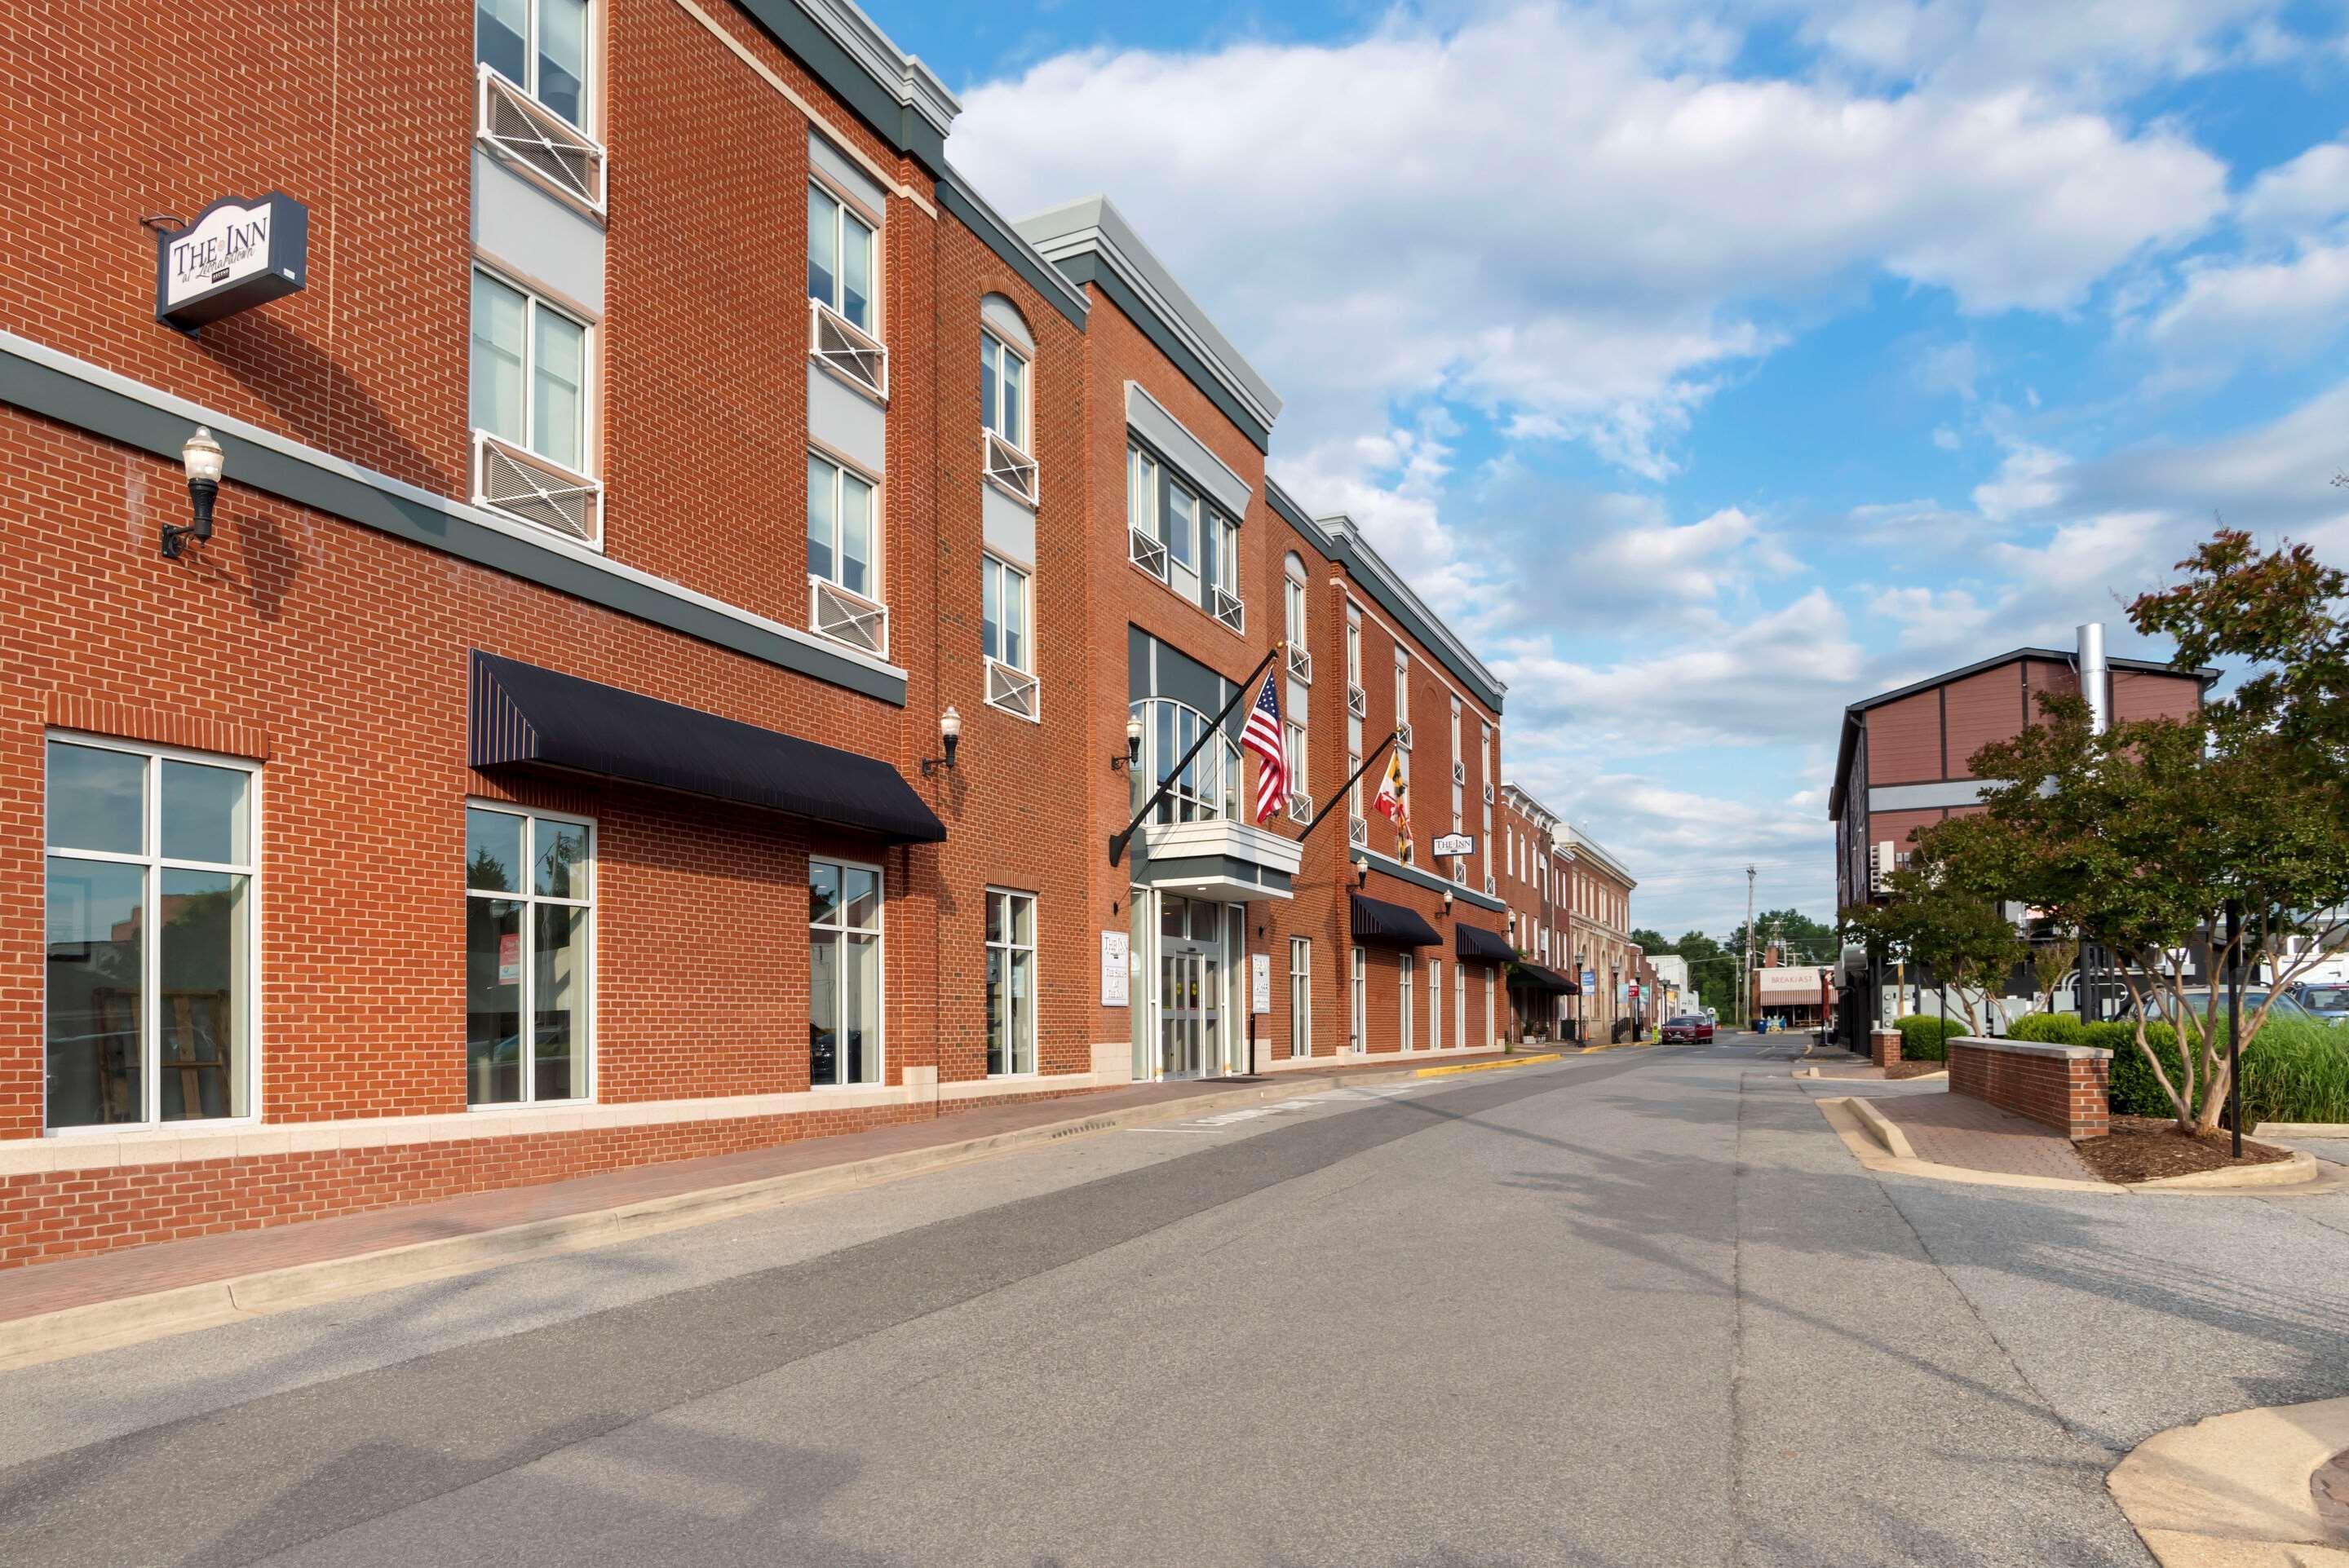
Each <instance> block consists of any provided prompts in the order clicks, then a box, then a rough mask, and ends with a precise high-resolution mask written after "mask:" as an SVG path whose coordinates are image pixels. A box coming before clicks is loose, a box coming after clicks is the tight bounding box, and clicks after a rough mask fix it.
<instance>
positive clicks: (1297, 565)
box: [1280, 550, 1307, 648]
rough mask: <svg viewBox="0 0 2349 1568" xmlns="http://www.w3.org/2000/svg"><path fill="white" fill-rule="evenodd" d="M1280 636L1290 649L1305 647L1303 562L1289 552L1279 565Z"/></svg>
mask: <svg viewBox="0 0 2349 1568" xmlns="http://www.w3.org/2000/svg"><path fill="white" fill-rule="evenodd" d="M1280 577H1281V583H1280V592H1281V612H1282V618H1281V633H1280V634H1281V636H1282V637H1283V638H1285V639H1287V641H1288V645H1289V646H1290V647H1291V648H1302V647H1304V646H1305V584H1306V581H1307V579H1306V576H1305V562H1304V559H1303V558H1302V557H1300V556H1299V554H1298V553H1297V552H1295V551H1293V550H1292V551H1290V552H1288V558H1287V559H1286V560H1284V561H1282V562H1281V563H1280Z"/></svg>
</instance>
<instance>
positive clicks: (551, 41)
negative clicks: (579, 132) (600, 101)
mask: <svg viewBox="0 0 2349 1568" xmlns="http://www.w3.org/2000/svg"><path fill="white" fill-rule="evenodd" d="M587 6H588V0H474V5H473V57H474V58H475V59H476V60H478V61H480V62H481V64H482V65H485V66H487V67H490V68H491V69H492V70H493V71H495V72H497V73H498V74H499V75H500V76H502V77H505V78H506V80H508V81H510V82H512V83H513V85H514V86H516V87H518V88H522V89H523V91H524V92H526V93H528V94H530V96H531V97H533V98H536V99H537V100H538V101H539V102H540V103H542V104H543V105H545V106H546V107H547V108H550V109H553V110H554V112H555V113H556V114H559V115H561V116H562V117H563V118H564V119H566V120H569V121H570V122H571V123H572V124H573V125H574V126H577V127H579V128H580V129H583V130H584V129H586V126H587V50H588V40H589V38H590V37H591V36H592V35H591V33H590V32H589V29H588V26H587V24H588V15H587Z"/></svg>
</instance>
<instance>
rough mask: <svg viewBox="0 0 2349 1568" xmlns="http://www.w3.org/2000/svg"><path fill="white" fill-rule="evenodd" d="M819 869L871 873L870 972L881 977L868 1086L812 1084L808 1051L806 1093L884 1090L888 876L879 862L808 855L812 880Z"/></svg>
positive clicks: (817, 925) (821, 925) (833, 926)
mask: <svg viewBox="0 0 2349 1568" xmlns="http://www.w3.org/2000/svg"><path fill="white" fill-rule="evenodd" d="M818 865H827V866H838V867H840V868H841V869H842V870H843V871H859V872H872V873H873V930H872V932H871V935H872V938H873V965H874V968H873V972H874V975H878V976H879V977H880V982H881V984H880V986H879V988H878V994H877V995H875V996H874V999H873V1026H874V1035H875V1036H876V1037H877V1038H876V1039H875V1042H874V1050H875V1052H876V1053H877V1057H878V1059H877V1060H876V1061H875V1062H874V1074H873V1081H872V1082H871V1083H865V1082H863V1081H861V1080H860V1081H858V1082H854V1083H845V1082H843V1083H818V1082H816V1081H815V1062H814V1059H813V1055H812V1051H811V1055H810V1059H809V1061H808V1092H810V1093H811V1094H826V1093H833V1094H847V1093H851V1092H854V1091H859V1090H861V1091H864V1092H867V1093H869V1092H871V1091H872V1090H874V1089H876V1088H887V1087H888V1084H889V1046H888V1041H889V873H888V872H886V871H885V870H883V869H882V868H881V866H880V864H879V863H878V862H876V861H856V860H850V859H849V858H848V857H846V856H845V855H810V856H809V857H808V868H809V874H810V875H811V876H812V875H813V874H814V868H815V867H817V866H818ZM841 907H842V908H843V909H845V908H847V907H848V900H847V899H846V897H845V896H843V898H842V899H841ZM804 924H805V928H806V929H807V930H808V931H809V932H811V933H812V932H817V931H833V932H839V933H841V934H843V935H850V936H863V935H865V934H867V933H866V932H865V930H864V927H862V926H850V925H842V924H840V923H837V922H833V923H825V922H823V921H818V920H809V921H807V922H805V923H804ZM841 974H842V975H843V976H845V975H846V974H847V970H846V969H845V968H843V969H842V970H841ZM809 992H810V995H811V997H812V995H813V992H814V987H813V986H812V985H810V987H809Z"/></svg>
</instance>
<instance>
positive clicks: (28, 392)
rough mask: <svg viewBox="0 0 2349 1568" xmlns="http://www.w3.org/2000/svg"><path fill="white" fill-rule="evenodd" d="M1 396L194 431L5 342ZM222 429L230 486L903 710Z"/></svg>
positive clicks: (843, 670) (61, 419) (149, 436)
mask: <svg viewBox="0 0 2349 1568" xmlns="http://www.w3.org/2000/svg"><path fill="white" fill-rule="evenodd" d="M0 400H5V401H6V402H8V403H11V404H14V405H15V406H16V407H20V408H23V409H26V411H28V412H30V413H34V414H38V415H40V416H41V417H42V418H47V419H55V420H57V422H58V423H60V424H64V425H70V426H72V427H73V428H76V429H78V430H85V431H88V433H89V434H91V435H93V436H97V437H98V438H101V439H104V440H109V441H118V442H120V443H121V444H122V445H124V446H128V447H134V448H136V449H139V450H140V451H143V452H147V453H150V455H152V456H154V457H158V458H161V459H164V460H166V461H167V462H171V463H175V464H176V463H177V462H178V461H179V460H180V448H181V445H182V444H183V443H184V442H185V441H186V440H187V438H188V421H187V420H186V419H185V418H182V417H181V416H180V415H177V414H174V413H171V412H168V411H166V410H164V409H161V408H157V407H152V406H151V405H150V404H147V403H143V402H140V400H139V399H138V398H135V397H129V396H127V395H126V394H124V393H121V392H118V391H115V390H113V389H111V388H109V387H99V386H95V385H93V384H91V383H90V382H88V381H84V380H82V379H80V378H79V377H74V376H69V375H67V374H66V373H65V372H63V371H61V370H57V369H54V368H52V367H51V366H47V365H44V364H42V363H40V362H39V361H38V360H34V359H28V358H26V357H25V356H22V355H17V354H12V353H10V352H8V351H6V350H5V349H0ZM215 433H216V434H218V435H219V436H220V441H221V445H222V447H223V448H224V449H226V451H227V454H228V463H229V468H228V471H229V474H230V475H231V477H232V480H233V482H234V483H237V484H241V485H250V486H251V487H253V488H254V490H261V491H264V492H265V493H267V494H270V495H274V496H279V497H282V498H283V499H285V500H290V501H293V502H295V504H296V505H299V506H307V507H314V508H316V510H318V511H323V512H326V513H329V514H331V515H333V516H335V517H339V518H341V519H343V520H344V521H347V522H354V523H357V524H358V525H360V526H361V527H363V528H372V529H376V530H378V531H381V532H384V533H388V534H390V535H391V536H393V537H394V538H396V539H402V540H406V541H407V542H409V543H411V544H420V545H423V546H424V547H425V548H427V549H429V550H438V551H441V552H446V553H447V554H450V555H453V556H455V557H457V558H458V559H459V560H461V561H470V562H473V563H474V564H476V565H480V566H486V567H489V568H491V569H492V570H493V571H498V572H503V573H507V574H508V575H509V576H512V577H518V578H521V579H522V580H523V581H525V582H530V583H538V584H539V585H540V586H541V587H544V588H552V589H554V591H556V592H557V593H568V594H570V595H571V596H572V597H574V598H575V599H580V600H583V601H585V602H586V603H591V604H598V605H601V606H603V607H604V608H605V609H608V610H616V611H618V612H620V613H621V614H627V615H634V616H635V617H636V618H637V619H638V620H640V621H646V622H649V623H650V624H654V625H657V626H666V627H667V628H668V629H669V630H671V631H674V632H680V633H683V634H685V635H687V636H690V637H696V638H698V639H700V640H701V641H703V642H706V643H709V644H712V645H715V646H718V647H721V648H727V649H730V650H732V651H733V652H735V653H738V654H742V655H747V656H748V657H750V658H755V659H758V660H761V661H762V662H763V663H766V664H771V665H775V666H777V667H778V668H781V669H787V670H792V671H794V672H796V673H798V674H801V675H805V676H813V677H814V678H815V679H818V680H822V681H828V682H830V683H831V684H832V685H833V686H843V687H845V688H847V689H848V690H850V691H854V692H861V693H863V694H864V696H872V697H878V698H880V699H881V700H882V701H884V702H889V703H894V704H895V705H897V706H898V707H904V706H905V681H904V679H903V678H902V677H900V676H893V675H888V674H885V673H884V672H882V671H879V670H875V669H871V668H868V667H866V666H865V665H860V664H857V663H855V662H854V661H853V660H849V659H844V658H840V657H838V656H836V655H831V654H828V653H826V652H824V651H823V649H822V648H817V647H811V646H809V645H805V644H802V643H799V642H795V641H793V640H792V639H791V638H788V637H779V636H777V635H775V634H773V633H772V632H769V631H765V630H762V629H761V628H760V627H757V626H752V625H749V624H744V623H743V622H740V621H738V620H736V619H734V618H733V617H732V616H730V615H727V614H721V613H719V611H716V610H712V609H709V608H708V607H707V606H704V605H700V604H697V603H693V602H692V601H690V600H688V599H683V598H680V597H678V596H677V595H675V594H672V593H662V592H661V591H660V590H659V589H657V588H654V587H650V586H648V585H647V584H645V583H633V582H629V581H628V580H626V579H625V578H620V577H615V576H613V575H612V574H611V573H607V572H601V571H598V570H596V569H595V567H593V566H590V565H587V564H585V562H577V561H573V560H571V559H569V558H567V557H565V556H563V555H559V554H557V553H555V552H552V551H548V550H542V549H540V548H538V547H537V546H535V545H532V544H528V543H525V542H523V541H522V540H519V539H515V538H512V537H511V536H509V535H507V534H504V533H501V532H499V531H497V530H496V529H493V528H484V527H482V526H481V524H480V523H477V522H474V521H471V520H470V519H467V518H464V517H461V516H459V515H457V514H456V513H453V512H449V511H440V509H438V508H435V507H430V506H427V505H424V504H422V503H421V502H419V501H416V500H411V499H409V497H407V496H403V495H399V494H397V493H395V492H393V491H391V490H386V489H384V488H383V487H381V486H379V485H375V484H370V483H368V482H367V480H362V479H357V478H353V477H352V476H350V475H348V474H346V473H341V472H337V471H336V470H334V469H327V468H323V467H320V466H319V465H317V464H315V463H309V462H305V461H303V460H302V459H299V458H295V457H291V456H288V455H287V454H285V453H284V452H281V451H278V450H276V449H273V448H270V447H264V446H258V445H255V444H254V443H253V442H251V441H247V440H245V439H244V438H242V437H240V436H237V435H235V434H233V433H231V432H227V431H216V432H215ZM223 526H233V523H231V524H223Z"/></svg>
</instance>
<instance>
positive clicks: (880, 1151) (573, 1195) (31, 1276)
mask: <svg viewBox="0 0 2349 1568" xmlns="http://www.w3.org/2000/svg"><path fill="white" fill-rule="evenodd" d="M1502 1059H1504V1055H1503V1053H1501V1052H1498V1051H1475V1052H1467V1051H1464V1052H1462V1053H1461V1054H1460V1055H1458V1056H1457V1057H1451V1058H1448V1059H1446V1060H1444V1061H1441V1062H1437V1061H1433V1060H1432V1059H1431V1060H1427V1061H1415V1062H1412V1063H1409V1064H1404V1063H1398V1062H1392V1061H1389V1062H1381V1061H1379V1060H1377V1059H1376V1058H1375V1057H1373V1058H1371V1059H1370V1060H1368V1061H1362V1062H1356V1063H1350V1064H1347V1065H1342V1066H1340V1065H1333V1066H1331V1067H1329V1068H1313V1069H1311V1070H1309V1071H1299V1072H1297V1073H1295V1074H1294V1075H1289V1074H1280V1075H1268V1076H1266V1077H1262V1078H1193V1079H1189V1080H1185V1081H1183V1082H1176V1083H1155V1084H1140V1085H1136V1086H1134V1087H1133V1088H1118V1089H1101V1090H1096V1091H1093V1092H1090V1093H1084V1094H1077V1095H1071V1096H1069V1097H1068V1098H1066V1099H1050V1100H1033V1101H1030V1102H1028V1103H1026V1104H1021V1105H1005V1106H992V1107H988V1108H986V1109H976V1110H964V1111H957V1112H955V1113H953V1114H951V1115H947V1116H943V1117H939V1118H936V1119H933V1120H926V1121H912V1122H903V1123H899V1124H897V1125H895V1126H890V1127H879V1128H874V1129H873V1130H870V1131H866V1132H851V1133H842V1134H839V1135H836V1136H834V1137H830V1138H803V1139H798V1140H793V1141H792V1142H790V1143H780V1144H776V1145H774V1146H773V1147H771V1148H767V1149H755V1150H746V1151H744V1152H742V1153H740V1154H716V1155H709V1156H706V1157H704V1158H701V1159H698V1160H677V1161H667V1162H666V1163H663V1164H657V1165H639V1166H635V1167H632V1168H630V1169H628V1170H626V1171H608V1172H605V1173H604V1174H602V1175H597V1176H578V1177H573V1178H572V1179H570V1180H568V1181H548V1182H542V1183H540V1184H538V1185H536V1186H529V1187H507V1188H501V1189H498V1190H496V1191H487V1192H468V1193H465V1194H463V1195H462V1196H460V1197H455V1198H445V1199H441V1200H440V1201H438V1202H430V1203H410V1204H404V1205H401V1206H399V1207H397V1208H388V1209H372V1210H369V1211H368V1212H366V1213H363V1214H344V1215H339V1216H337V1217H336V1218H334V1219H330V1220H305V1221H301V1222H297V1223H294V1224H289V1225H276V1226H272V1227H269V1228H266V1229H263V1230H253V1231H231V1232H226V1233H222V1234H220V1235H213V1236H193V1237H190V1238H189V1239H187V1240H185V1241H178V1242H156V1243H150V1244H149V1245H146V1246H140V1247H126V1248H124V1249H123V1250H121V1251H119V1252H112V1253H99V1254H98V1255H97V1256H94V1257H82V1258H68V1259H66V1260H64V1261H63V1262H60V1263H53V1264H31V1265H29V1266H27V1267H24V1268H17V1269H9V1270H5V1271H0V1322H5V1321H8V1320H12V1319H16V1318H23V1317H31V1316H34V1315H36V1314H40V1313H47V1312H57V1311H61V1310H63V1309H65V1308H67V1307H74V1306H88V1305H93V1304H95V1303H98V1302H103V1301H119V1300H122V1299H124V1298H127V1297H129V1296H137V1295H149V1294H150V1293H152V1292H155V1291H161V1290H171V1289H173V1288H175V1287H177V1286H180V1285H189V1284H206V1283H209V1282H211V1281H215V1280H224V1279H235V1278H238V1277H240V1276H242V1275H244V1274H257V1273H260V1272H262V1271H264V1270H267V1269H277V1268H286V1267H289V1266H292V1265H294V1264H310V1263H323V1262H326V1261H327V1260H328V1259H333V1258H347V1257H357V1256H358V1255H360V1254H361V1253H374V1252H381V1251H383V1250H385V1249H386V1248H389V1247H400V1246H407V1245H409V1244H410V1243H416V1242H430V1241H440V1240H442V1239H445V1238H447V1237H451V1236H465V1235H476V1234H480V1233H482V1232H486V1231H495V1230H500V1229H502V1228H503V1227H505V1226H508V1225H523V1224H528V1223H530V1222H533V1221H536V1220H553V1219H559V1218H562V1217H563V1216H564V1215H567V1214H585V1213H593V1212H595V1211H597V1210H601V1209H610V1208H616V1207H618V1206H620V1205H622V1204H626V1203H634V1202H641V1201H643V1200H645V1199H647V1198H665V1197H669V1196H672V1195H674V1194H676V1193H679V1192H692V1191H700V1190H702V1189H705V1188H710V1187H730V1186H734V1185H737V1184H739V1183H741V1182H745V1181H762V1180H764V1179H766V1178H768V1177H771V1176H788V1175H792V1174H795V1173H797V1172H800V1171H813V1170H819V1169H822V1168H823V1167H825V1166H830V1165H845V1164H849V1163H851V1162H853V1161H860V1160H871V1159H874V1158H875V1157H877V1156H881V1155H886V1154H898V1153H904V1152H906V1151H909V1150H922V1149H931V1148H936V1147H938V1146H939V1145H942V1144H949V1143H962V1142H966V1141H968V1140H972V1139H979V1138H990V1137H994V1136H996V1135H997V1134H999V1133H1005V1132H1016V1131H1019V1130H1022V1129H1025V1128H1030V1127H1042V1126H1048V1125H1050V1124H1052V1123H1055V1122H1063V1121H1079V1120H1082V1119H1087V1118H1090V1117H1094V1116H1102V1115H1107V1114H1109V1113H1110V1112H1112V1111H1118V1110H1124V1109H1131V1108H1133V1107H1135V1106H1144V1105H1154V1104H1159V1103H1162V1102H1166V1101H1175V1100H1183V1099H1195V1098H1197V1097H1199V1096H1203V1095H1211V1094H1220V1093H1224V1092H1226V1091H1227V1090H1230V1089H1234V1088H1255V1087H1260V1086H1265V1085H1270V1086H1272V1087H1275V1088H1278V1087H1280V1086H1282V1085H1283V1084H1284V1083H1285V1082H1288V1081H1293V1082H1294V1083H1295V1085H1296V1091H1297V1092H1298V1093H1299V1094H1310V1093H1313V1092H1315V1091H1317V1090H1319V1089H1326V1088H1329V1087H1330V1083H1331V1081H1332V1080H1336V1081H1338V1082H1340V1083H1342V1082H1343V1081H1345V1080H1346V1079H1347V1078H1356V1077H1361V1076H1362V1075H1365V1074H1375V1073H1381V1072H1385V1073H1392V1072H1395V1071H1398V1070H1409V1069H1410V1068H1419V1067H1423V1066H1444V1067H1449V1066H1452V1065H1454V1064H1455V1063H1460V1062H1480V1061H1499V1060H1502Z"/></svg>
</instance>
